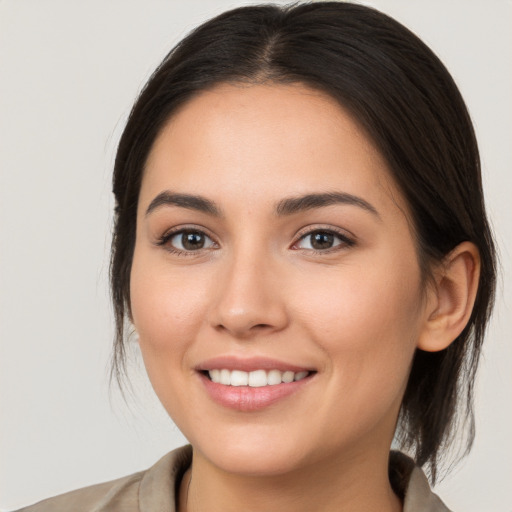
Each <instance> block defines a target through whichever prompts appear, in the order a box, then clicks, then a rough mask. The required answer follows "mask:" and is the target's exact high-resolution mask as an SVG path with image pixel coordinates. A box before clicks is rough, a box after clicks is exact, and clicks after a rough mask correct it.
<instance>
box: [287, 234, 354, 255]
mask: <svg viewBox="0 0 512 512" xmlns="http://www.w3.org/2000/svg"><path fill="white" fill-rule="evenodd" d="M342 245H344V246H350V245H353V242H352V241H351V240H350V239H348V238H347V237H344V236H343V235H341V234H339V233H335V232H333V231H325V230H323V231H322V230H316V231H311V232H310V233H307V234H306V235H304V236H303V237H302V238H301V239H300V240H299V242H298V244H297V247H298V248H299V249H311V250H314V251H327V250H329V249H333V248H334V247H337V246H342Z"/></svg>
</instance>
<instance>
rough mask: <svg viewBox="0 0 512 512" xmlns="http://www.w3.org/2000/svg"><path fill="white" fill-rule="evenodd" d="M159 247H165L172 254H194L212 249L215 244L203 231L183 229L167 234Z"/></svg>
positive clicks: (159, 243)
mask: <svg viewBox="0 0 512 512" xmlns="http://www.w3.org/2000/svg"><path fill="white" fill-rule="evenodd" d="M158 245H165V246H167V247H168V248H169V250H170V251H171V252H178V253H180V252H194V251H200V250H201V249H210V248H211V247H214V246H215V242H214V241H213V240H212V239H211V238H210V237H209V236H208V235H207V234H206V233H203V232H202V231H199V230H197V229H181V230H179V231H174V232H171V233H167V234H165V235H164V236H163V237H162V238H161V239H160V241H159V242H158Z"/></svg>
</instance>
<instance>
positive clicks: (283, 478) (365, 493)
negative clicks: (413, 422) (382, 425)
mask: <svg viewBox="0 0 512 512" xmlns="http://www.w3.org/2000/svg"><path fill="white" fill-rule="evenodd" d="M377 455H380V456H375V457H374V458H371V459H370V458H368V457H364V458H361V457H345V458H343V460H342V461H341V462H340V458H339V457H332V458H331V459H329V460H322V462H321V463H318V464H312V465H310V466H305V467H303V468H300V469H297V470H295V471H293V474H292V473H287V474H279V475H272V476H252V475H250V476H247V475H239V474H233V473H227V472H225V471H223V470H222V469H220V468H218V467H216V466H214V465H213V464H211V463H210V462H209V461H208V460H207V459H206V458H204V457H203V456H202V455H201V454H199V453H194V457H193V463H192V466H191V468H190V469H189V470H188V471H187V473H186V474H185V476H184V478H183V480H182V483H181V487H180V492H179V512H206V511H208V512H235V511H236V512H239V511H240V510H244V511H246V512H256V511H261V510H265V511H266V512H274V511H275V512H292V511H293V512H306V511H307V512H310V511H311V510H315V511H317V512H331V511H332V512H334V511H337V512H339V511H340V510H342V511H343V512H363V511H368V510H379V511H380V512H400V511H401V510H402V504H401V502H400V500H399V499H398V497H397V496H396V495H395V494H394V492H393V490H392V488H391V485H390V483H389V478H388V453H382V454H377Z"/></svg>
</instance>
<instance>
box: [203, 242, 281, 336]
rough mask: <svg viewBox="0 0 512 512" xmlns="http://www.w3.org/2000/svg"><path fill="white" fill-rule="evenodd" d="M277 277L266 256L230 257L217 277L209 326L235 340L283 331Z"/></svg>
mask: <svg viewBox="0 0 512 512" xmlns="http://www.w3.org/2000/svg"><path fill="white" fill-rule="evenodd" d="M248 252H249V251H248ZM280 276H282V273H280V271H279V269H278V268H277V265H276V264H273V263H272V259H271V257H269V255H268V254H262V253H260V254H255V253H254V252H252V253H251V254H250V255H249V254H247V252H246V253H245V254H244V253H242V252H240V253H239V254H238V255H234V256H233V257H232V258H231V259H230V261H226V262H225V268H224V269H223V271H222V272H220V273H219V275H218V282H217V283H216V289H217V294H216V300H215V301H214V303H213V304H212V306H211V309H210V314H209V316H210V318H209V322H210V325H211V326H212V327H214V328H215V329H216V330H217V331H224V332H227V333H229V334H230V335H231V336H233V337H236V338H238V339H249V338H253V337H255V336H257V335H258V334H270V333H273V332H277V331H280V330H282V329H284V328H285V327H286V325H287V324H288V314H287V310H286V303H285V300H283V299H284V295H283V292H284V289H283V283H282V279H280Z"/></svg>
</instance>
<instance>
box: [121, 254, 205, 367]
mask: <svg viewBox="0 0 512 512" xmlns="http://www.w3.org/2000/svg"><path fill="white" fill-rule="evenodd" d="M130 294H131V295H130V297H131V309H132V316H133V323H134V326H135V328H136V330H137V332H138V334H139V339H140V346H141V350H142V352H143V356H144V359H145V361H146V363H147V364H148V363H151V362H150V361H149V356H152V355H153V356H155V357H160V356H163V355H165V353H166V352H168V353H172V354H180V353H181V351H182V350H183V349H184V348H185V347H186V346H187V344H189V343H190V341H191V340H193V339H194V337H195V336H196V334H197V331H198V330H199V329H200V328H201V325H202V323H203V322H204V319H205V318H206V315H205V312H206V308H207V305H208V295H207V293H205V287H204V286H197V280H196V279H191V278H190V272H188V273H186V271H185V270H184V269H183V270H182V271H181V272H170V271H169V268H168V266H166V265H165V264H164V265H161V264H159V262H158V261H153V262H148V260H147V259H144V258H143V255H141V256H140V257H138V254H137V252H136V253H135V255H134V261H133V266H132V272H131V278H130ZM174 359H175V358H174ZM148 370H149V369H148Z"/></svg>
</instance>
